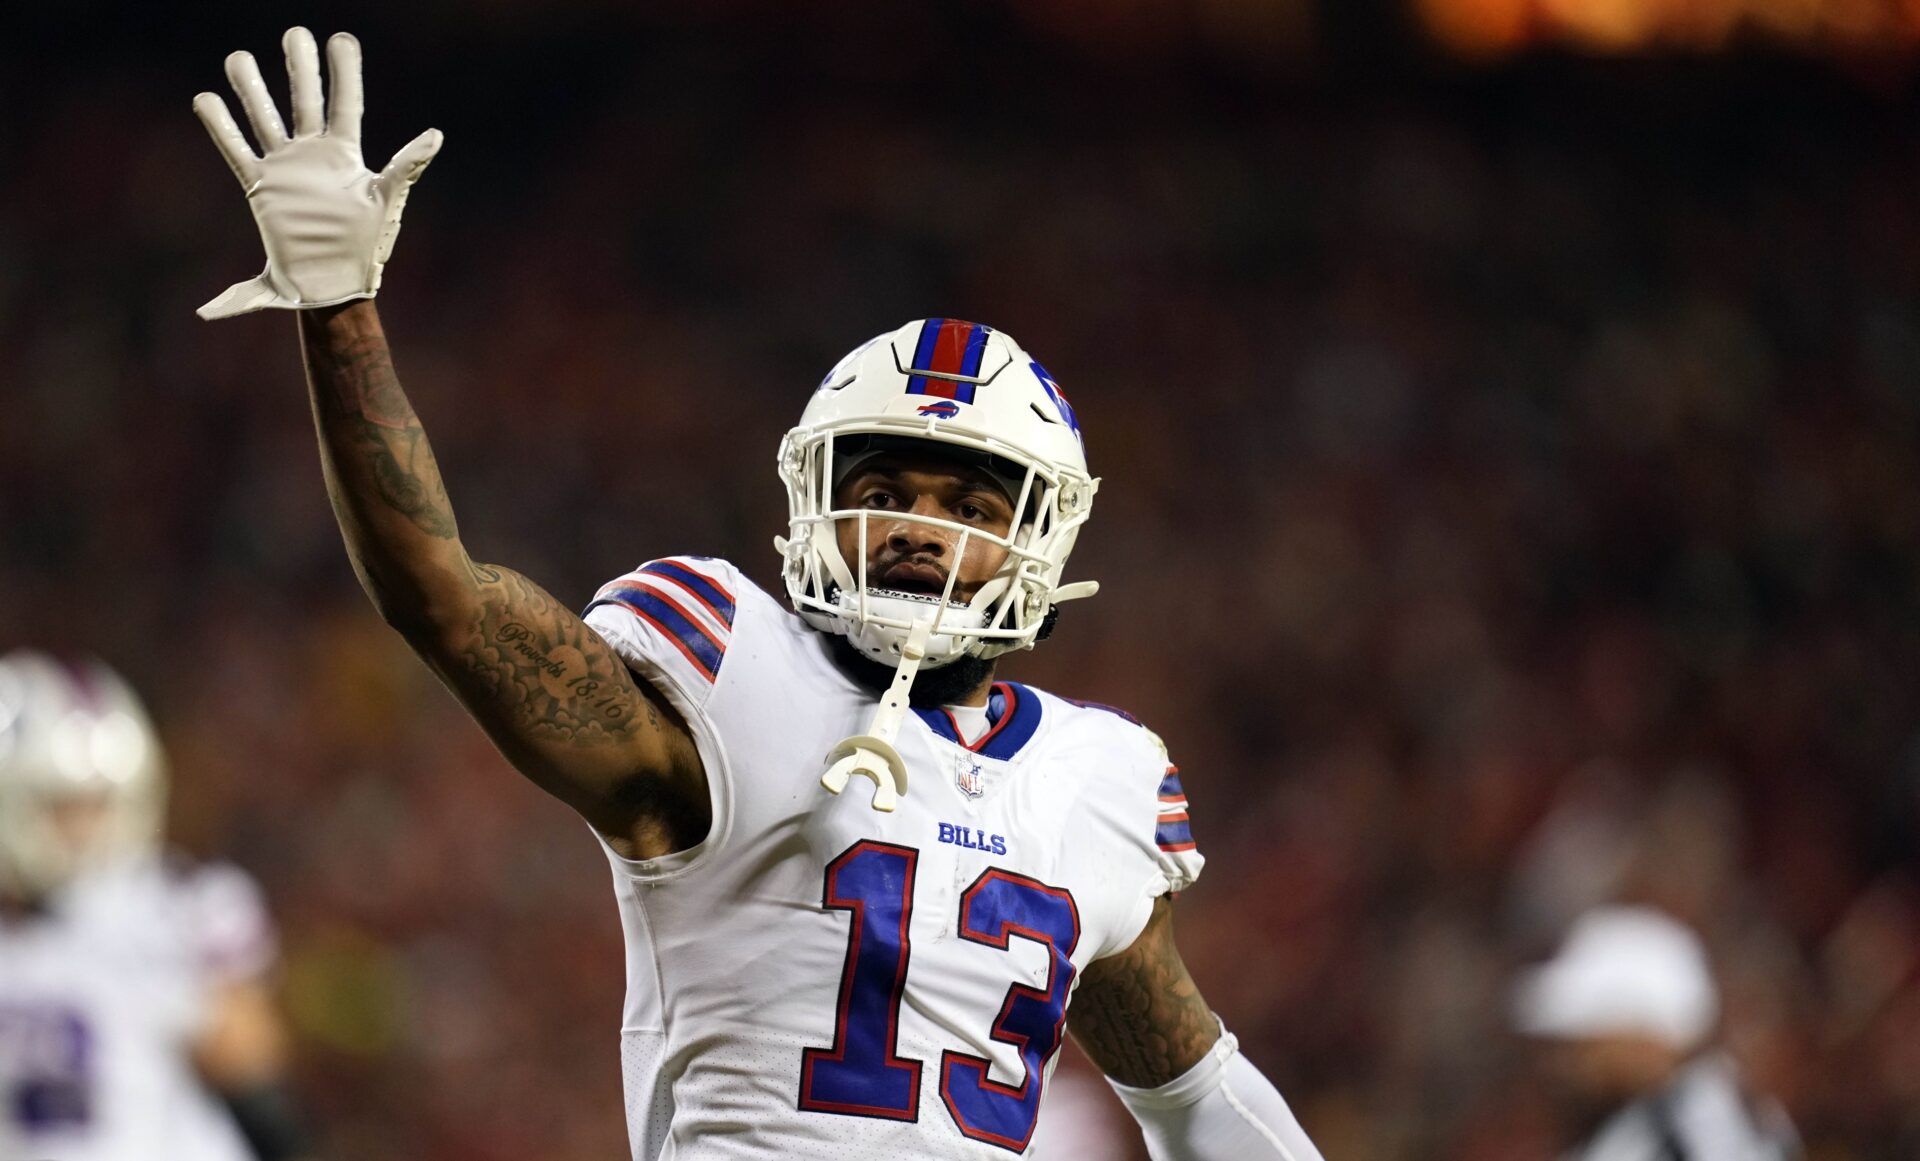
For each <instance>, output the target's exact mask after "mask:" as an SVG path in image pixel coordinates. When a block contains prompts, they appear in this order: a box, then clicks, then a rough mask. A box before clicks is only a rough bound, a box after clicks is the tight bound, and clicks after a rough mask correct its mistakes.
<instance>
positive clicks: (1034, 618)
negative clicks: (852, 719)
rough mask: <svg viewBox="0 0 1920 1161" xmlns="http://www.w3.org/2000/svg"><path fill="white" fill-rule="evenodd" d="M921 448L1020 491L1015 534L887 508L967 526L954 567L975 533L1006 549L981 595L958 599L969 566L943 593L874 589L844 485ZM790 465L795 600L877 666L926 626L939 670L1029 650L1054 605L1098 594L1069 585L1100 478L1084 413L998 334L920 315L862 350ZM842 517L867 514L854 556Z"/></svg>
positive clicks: (952, 526) (786, 546)
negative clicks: (859, 472) (844, 546)
mask: <svg viewBox="0 0 1920 1161" xmlns="http://www.w3.org/2000/svg"><path fill="white" fill-rule="evenodd" d="M914 444H920V445H925V444H933V445H936V446H937V450H938V451H940V452H942V453H943V454H947V455H950V456H953V457H955V458H957V459H961V460H963V461H967V462H971V463H975V464H977V465H979V466H980V467H982V468H984V469H986V470H987V471H988V472H990V473H991V474H992V475H994V476H995V477H996V478H997V479H999V480H1000V481H1001V482H1002V483H1003V484H1004V485H1005V486H1006V487H1007V489H1008V497H1009V499H1010V500H1011V501H1012V503H1013V510H1014V512H1015V514H1016V515H1015V518H1014V525H1013V527H1012V528H1011V529H1010V530H1009V534H1008V535H1007V536H1004V537H1002V536H994V535H992V534H990V533H987V532H984V531H982V530H981V529H979V528H971V527H968V526H966V525H964V524H960V523H957V522H953V521H947V520H940V519H935V518H930V517H923V516H915V515H912V514H910V513H905V512H897V511H889V512H886V513H885V514H884V515H885V517H886V519H887V520H888V521H889V522H893V521H900V520H907V521H912V522H914V523H918V524H925V525H930V526H933V527H937V528H942V529H946V530H948V531H951V532H954V533H957V534H959V537H960V539H959V540H958V542H957V543H956V545H955V547H954V553H953V559H954V560H955V561H956V562H957V561H959V560H960V559H961V558H962V557H963V556H964V555H965V552H966V549H967V546H968V545H969V544H970V543H971V542H972V541H974V540H984V541H986V542H988V543H990V544H997V545H1000V546H1001V547H1003V548H1005V549H1006V550H1007V559H1006V563H1005V564H1004V565H1002V567H1001V569H1000V572H999V573H998V575H996V576H995V577H993V579H991V580H990V581H988V582H987V583H986V584H985V585H982V586H981V588H980V590H979V592H977V593H975V594H974V596H973V598H972V599H971V600H968V601H965V602H961V601H957V600H955V599H954V598H953V588H954V583H955V580H956V578H957V576H958V569H957V568H956V569H953V570H950V571H949V573H948V577H947V587H946V590H945V591H944V592H942V593H941V594H940V595H939V596H933V595H930V594H919V593H904V592H896V591H892V590H888V589H886V588H884V587H879V586H876V585H875V584H874V583H872V581H871V580H870V579H869V578H868V576H867V553H866V552H865V551H864V550H865V548H866V546H867V544H868V543H869V541H868V537H867V518H868V515H869V512H868V510H866V509H864V508H835V507H834V503H833V493H834V490H835V489H836V488H837V487H838V485H839V484H840V482H841V481H842V480H843V479H845V478H846V475H847V474H848V473H849V472H850V471H851V470H852V469H853V468H854V467H855V466H856V465H857V464H858V463H859V462H860V461H862V460H863V459H865V458H867V457H869V456H871V455H874V454H878V453H882V452H886V451H892V450H898V449H900V448H902V447H903V446H906V447H911V446H912V445H914ZM779 470H780V479H781V480H782V482H784V483H785V484H786V486H787V513H788V524H787V528H788V531H787V535H786V536H785V537H783V538H781V539H780V540H779V541H777V542H776V547H778V548H779V549H780V552H781V556H782V559H783V573H784V577H785V580H786V586H787V596H788V598H789V599H790V600H791V601H792V602H793V607H794V609H795V611H797V612H798V613H799V614H800V615H801V616H802V617H804V618H806V620H807V622H808V624H810V625H812V626H813V627H814V628H816V629H819V630H821V631H823V632H827V633H839V634H842V635H844V636H845V637H846V638H847V639H848V640H849V641H850V642H852V643H853V645H854V647H855V648H857V649H859V650H860V651H861V652H862V653H864V654H865V655H867V656H868V657H871V658H873V659H874V660H876V661H881V662H886V663H889V664H892V663H897V662H899V661H900V660H901V650H902V646H903V645H904V643H905V642H906V640H907V637H908V634H909V631H910V630H912V629H913V627H914V625H915V623H916V622H925V621H931V628H930V634H931V635H930V636H929V638H928V640H927V644H926V656H925V660H924V662H923V664H924V665H926V666H928V667H933V666H938V665H945V664H947V663H949V662H951V661H954V660H956V659H958V658H960V657H963V656H969V655H971V656H977V657H995V656H998V655H999V654H1002V653H1006V652H1008V651H1010V650H1014V649H1027V648H1031V647H1032V646H1033V644H1034V641H1035V640H1036V638H1037V636H1038V635H1039V633H1040V631H1041V628H1042V626H1043V625H1044V624H1045V623H1046V619H1047V614H1048V613H1049V612H1051V611H1052V609H1053V606H1054V605H1055V604H1057V603H1058V602H1060V601H1065V600H1072V599H1074V598H1076V597H1086V596H1092V595H1093V593H1094V592H1095V591H1096V590H1097V589H1098V587H1099V586H1098V585H1097V584H1095V583H1094V582H1091V581H1082V582H1079V583H1077V584H1070V585H1062V584H1061V573H1062V571H1063V570H1064V568H1065V567H1066V563H1067V554H1068V553H1070V552H1072V551H1073V542H1074V540H1075V538H1076V537H1078V536H1079V534H1080V525H1082V524H1084V523H1085V522H1086V519H1087V516H1088V514H1089V513H1091V511H1092V510H1093V494H1094V491H1095V490H1096V489H1097V488H1098V487H1099V484H1100V481H1098V480H1096V479H1094V478H1093V477H1092V476H1090V475H1089V474H1088V473H1087V458H1086V450H1085V448H1084V446H1083V445H1082V443H1081V438H1080V426H1079V422H1078V420H1077V419H1076V418H1075V416H1074V413H1073V408H1072V407H1071V406H1070V405H1069V404H1068V402H1067V399H1066V396H1065V395H1064V394H1062V393H1061V391H1060V387H1059V385H1058V384H1057V383H1055V382H1054V381H1053V379H1052V377H1051V376H1049V375H1048V374H1047V372H1046V370H1045V369H1044V368H1043V367H1041V366H1040V364H1039V363H1038V362H1036V361H1034V359H1033V357H1032V356H1030V355H1028V354H1027V353H1026V352H1025V351H1024V350H1022V349H1021V348H1020V345H1019V344H1018V343H1016V342H1014V341H1013V339H1012V338H1011V337H1009V336H1007V335H1005V334H1002V333H1001V332H999V331H996V330H994V329H993V328H991V327H987V326H982V325H980V324H977V323H970V322H963V321H961V320H959V319H941V318H932V319H923V320H920V321H917V322H910V323H908V324H907V325H906V326H903V327H901V328H900V329H899V330H897V331H893V332H891V333H889V334H884V335H880V336H879V337H877V338H875V339H872V340H870V341H869V342H867V343H865V344H863V345H861V346H860V347H857V348H855V349H854V350H853V351H852V352H851V353H850V354H848V355H847V356H846V357H845V358H843V359H841V360H840V362H839V363H838V364H837V365H836V366H835V367H834V368H833V370H832V371H830V372H828V374H827V377H826V378H825V379H824V380H822V381H821V383H820V387H819V389H818V390H816V391H815V392H814V394H813V398H812V400H810V401H809V402H808V404H807V409H806V411H805V412H804V413H803V414H802V415H801V417H800V424H799V426H798V427H795V428H794V429H793V430H792V431H789V432H788V433H787V435H786V438H785V439H783V440H782V441H781V444H780V457H779ZM841 520H853V521H857V522H858V530H859V537H860V545H861V548H862V551H861V553H860V554H859V559H857V560H854V561H848V560H847V559H846V558H845V557H844V556H843V555H842V554H841V552H840V545H839V540H838V538H837V536H836V535H835V524H836V522H837V521H841Z"/></svg>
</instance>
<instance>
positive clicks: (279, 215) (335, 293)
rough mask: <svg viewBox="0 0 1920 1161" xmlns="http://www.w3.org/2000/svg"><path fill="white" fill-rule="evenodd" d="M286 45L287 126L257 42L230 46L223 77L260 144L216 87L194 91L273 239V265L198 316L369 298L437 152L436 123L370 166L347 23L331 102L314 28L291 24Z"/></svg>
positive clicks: (333, 67) (355, 51) (338, 40)
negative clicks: (382, 164)
mask: <svg viewBox="0 0 1920 1161" xmlns="http://www.w3.org/2000/svg"><path fill="white" fill-rule="evenodd" d="M280 45H281V47H282V48H283V49H285V50H286V54H287V76H288V77H289V79H290V80H291V82H292V89H293V136H292V137H291V138H289V137H288V136H287V130H286V127H285V126H284V125H282V124H281V122H280V113H279V111H278V110H277V109H275V108H274V105H273V98H272V97H271V96H269V95H268V93H267V83H266V82H265V81H264V80H262V79H261V78H260V66H259V65H257V64H255V63H254V60H253V54H252V53H246V52H236V53H234V54H233V55H232V56H229V57H228V58H227V80H228V81H229V82H230V83H231V84H232V85H233V91H234V92H235V93H237V94H239V97H240V104H241V106H242V107H244V108H245V109H246V111H247V120H249V121H251V122H252V123H253V135H254V137H255V138H257V139H258V140H259V142H260V153H261V156H256V155H255V154H254V152H253V150H252V149H251V148H249V147H248V145H247V139H246V138H244V137H242V136H241V135H240V127H239V126H238V125H235V124H234V123H233V114H232V113H229V112H228V111H227V103H226V102H225V101H223V100H221V99H220V98H219V96H218V95H216V94H214V93H201V94H200V95H199V96H197V97H195V98H194V99H193V111H194V112H195V113H198V114H199V115H200V120H201V121H202V122H204V123H205V124H206V127H207V132H209V133H211V134H213V143H214V144H215V145H218V146H219V147H220V152H221V153H222V154H223V155H224V156H225V157H226V159H227V164H228V165H229V166H232V167H233V173H234V176H235V177H238V178H239V179H240V185H241V186H242V187H243V188H244V189H245V190H246V191H247V200H248V202H249V203H250V204H251V205H252V206H253V220H254V222H255V223H256V224H257V225H258V226H259V227H260V240H261V241H262V242H264V243H266V247H267V268H266V270H265V271H263V272H262V273H261V274H260V276H259V277H258V278H250V279H248V280H247V281H245V282H241V283H237V284H235V285H234V286H231V287H229V288H228V289H227V292H226V293H225V294H222V295H220V296H219V297H218V298H216V299H214V300H213V301H212V302H209V303H208V304H207V305H205V306H203V307H201V308H200V310H199V312H198V313H199V315H200V317H201V318H206V319H215V318H229V317H231V316H233V315H236V314H246V313H247V312H249V311H255V310H260V309H263V308H265V307H279V308H282V309H299V308H304V307H313V306H334V305H336V304H338V303H342V302H350V301H352V300H353V299H356V298H372V297H373V295H374V292H375V291H377V290H379V289H380V272H381V270H382V269H383V268H384V267H385V266H386V264H387V255H388V254H391V253H392V252H393V240H394V238H395V237H396V236H397V235H398V234H399V233H400V211H401V210H402V209H403V208H405V206H406V204H407V190H408V189H409V188H410V187H411V186H412V185H413V183H414V181H415V180H416V179H417V178H418V177H419V176H420V174H421V172H422V171H424V170H425V169H426V168H427V163H428V162H429V161H432V160H433V155H434V154H436V153H438V152H440V141H441V137H440V131H439V130H438V129H429V130H427V131H426V132H425V133H422V134H421V135H420V136H418V137H415V138H414V139H413V140H412V141H409V142H408V143H407V144H406V146H405V147H404V148H403V149H401V150H400V152H398V153H396V154H394V155H393V160H392V161H389V162H388V163H387V167H386V168H385V169H383V170H381V171H380V172H379V173H378V174H375V173H372V172H371V171H369V170H368V169H367V166H366V162H365V161H363V160H362V159H361V156H360V107H361V101H360V42H359V41H357V40H355V39H354V38H353V37H351V36H349V35H347V34H346V33H344V32H340V33H335V34H334V35H333V37H332V38H330V39H329V40H328V41H327V71H328V72H329V73H330V74H331V75H332V78H333V93H332V97H331V99H330V100H328V102H327V105H328V109H327V110H326V111H324V112H323V110H322V108H321V103H320V52H319V49H318V48H316V47H315V45H314V43H313V34H312V33H311V32H308V31H307V30H306V29H304V28H292V29H288V30H287V34H286V36H284V37H282V38H281V41H280ZM327 112H331V114H332V116H331V117H328V116H327V115H326V113H327Z"/></svg>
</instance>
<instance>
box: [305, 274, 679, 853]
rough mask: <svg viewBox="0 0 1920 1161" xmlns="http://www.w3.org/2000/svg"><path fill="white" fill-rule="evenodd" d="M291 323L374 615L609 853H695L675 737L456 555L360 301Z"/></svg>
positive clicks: (368, 310)
mask: <svg viewBox="0 0 1920 1161" xmlns="http://www.w3.org/2000/svg"><path fill="white" fill-rule="evenodd" d="M298 317H299V320H300V341H301V347H302V349H303V352H304V354H305V357H306V365H307V386H308V389H309V391H310V393H311V396H312V402H313V416H314V424H315V426H316V428H317V429H318V431H319V436H320V459H321V465H322V467H323V469H324V470H325V473H326V480H327V494H328V496H329V497H330V498H331V500H332V501H333V511H334V515H335V516H336V517H337V518H338V520H339V522H340V531H341V534H342V536H343V537H344V538H345V539H346V543H347V555H348V557H349V558H350V559H351V560H352V562H353V569H354V573H355V574H356V575H357V576H359V578H360V584H361V586H362V587H363V588H365V589H366V591H367V595H368V596H369V597H371V598H372V600H373V603H374V606H375V607H376V608H378V609H379V610H380V614H381V616H382V617H384V618H385V619H386V621H387V623H388V624H390V625H392V626H393V627H394V628H395V629H396V630H398V631H399V632H400V634H401V635H402V636H404V637H405V638H406V639H407V642H408V644H410V645H411V646H413V650H414V652H416V653H418V654H419V655H420V657H421V659H422V660H424V661H425V662H426V663H427V665H428V666H429V667H431V668H432V669H433V671H434V672H435V673H436V674H438V675H439V677H440V680H441V681H443V682H445V683H446V684H447V686H448V688H450V689H451V690H452V691H453V693H454V696H456V697H458V698H459V699H460V701H461V702H462V703H463V704H464V705H465V706H466V707H467V709H468V711H469V712H471V713H472V714H473V716H474V718H475V719H476V720H478V721H479V723H480V725H481V726H482V727H483V728H484V729H485V730H486V731H487V733H488V735H489V736H490V737H492V738H493V740H494V743H495V744H496V745H498V746H499V747H500V750H501V752H502V753H504V754H505V755H506V756H507V758H508V760H509V761H511V762H512V763H513V764H514V766H516V767H517V768H518V769H519V770H520V772H521V773H523V774H525V775H526V776H527V777H528V778H530V779H532V780H533V781H534V782H535V783H536V784H538V785H539V786H540V787H541V788H542V789H545V790H546V791H548V792H549V793H551V794H553V795H554V796H556V797H558V798H559V799H561V800H562V801H564V802H566V803H567V804H568V805H569V806H572V807H573V808H574V809H575V810H577V811H579V812H580V814H581V815H583V816H584V817H585V818H586V819H587V821H588V822H589V823H591V824H592V825H593V826H594V828H595V829H597V830H599V831H600V833H602V834H603V835H605V836H607V838H608V840H609V841H610V842H611V843H612V844H613V846H614V848H615V850H617V851H619V852H620V853H621V854H623V855H626V856H628V857H630V858H653V857H657V856H659V855H662V854H665V853H667V852H669V851H674V850H682V849H685V848H686V847H689V846H692V845H693V844H694V843H697V842H699V841H700V839H702V838H703V837H705V835H706V832H707V826H708V823H709V821H710V819H709V808H708V800H707V790H706V775H705V773H704V771H703V770H702V769H701V766H700V759H699V755H698V754H697V753H696V752H695V750H694V747H693V742H692V739H691V736H690V735H689V734H688V732H687V729H686V726H685V724H684V723H682V722H681V721H680V720H679V719H678V718H677V716H676V715H675V714H674V712H673V710H672V709H671V707H669V706H668V705H667V704H666V703H665V701H664V700H663V699H662V698H661V696H660V694H659V692H658V691H657V690H655V689H653V688H652V687H651V686H650V685H648V684H647V683H646V682H644V681H636V680H635V679H634V677H633V675H632V674H631V673H629V672H628V670H627V667H626V665H625V663H623V662H622V661H621V659H620V658H619V657H618V656H617V655H615V654H614V652H613V650H612V649H611V648H609V647H608V646H607V644H606V643H605V642H604V641H602V640H601V639H600V636H599V634H597V633H595V632H594V631H593V630H592V629H590V628H588V627H587V626H586V625H585V624H584V623H583V622H582V621H581V620H580V619H579V618H578V617H576V616H575V615H574V614H573V613H572V612H570V611H569V610H568V609H567V608H566V607H565V606H564V605H561V604H560V603H559V602H558V601H556V600H554V599H553V598H552V597H551V596H549V595H548V594H547V593H546V592H545V591H544V590H543V589H541V588H540V586H538V585H536V584H534V583H533V582H532V581H530V580H528V579H527V578H525V577H523V576H521V575H520V574H519V573H516V572H513V571H511V570H509V569H505V568H500V567H498V566H496V565H489V564H482V563H479V562H477V561H475V560H473V559H472V558H471V557H469V556H468V555H467V550H466V547H465V546H464V545H463V544H462V543H461V542H460V533H459V529H458V527H457V526H456V525H455V523H454V518H453V507H452V505H451V504H450V503H449V502H448V499H447V489H446V486H445V485H444V484H443V483H442V482H441V479H440V469H439V466H438V465H437V464H436V463H435V461H434V458H433V449H432V448H431V447H430V446H428V444H427V435H426V432H425V430H424V429H422V427H421V425H420V419H419V417H418V416H416V415H415V414H414V412H413V407H412V405H411V404H410V403H408V401H407V397H406V394H405V392H403V391H402V390H401V389H400V380H399V378H398V377H397V376H396V375H395V374H394V370H393V360H392V356H391V354H390V353H389V351H388V349H387V340H386V335H385V333H384V332H383V331H382V329H381V326H380V318H379V315H378V314H377V313H375V310H374V306H373V303H372V302H371V301H370V300H363V301H357V302H352V303H349V304H347V305H344V306H336V307H323V308H318V309H313V310H304V311H301V312H300V313H299V316H298Z"/></svg>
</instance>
